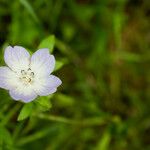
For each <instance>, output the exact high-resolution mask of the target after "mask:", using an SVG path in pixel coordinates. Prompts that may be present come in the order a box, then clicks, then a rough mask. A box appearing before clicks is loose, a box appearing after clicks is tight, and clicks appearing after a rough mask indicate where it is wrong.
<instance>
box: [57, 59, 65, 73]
mask: <svg viewBox="0 0 150 150" xmlns="http://www.w3.org/2000/svg"><path fill="white" fill-rule="evenodd" d="M67 63H68V61H67V60H66V59H63V60H57V61H56V66H55V70H54V71H57V70H59V69H61V68H62V67H63V66H64V65H65V64H67Z"/></svg>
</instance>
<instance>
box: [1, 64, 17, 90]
mask: <svg viewBox="0 0 150 150" xmlns="http://www.w3.org/2000/svg"><path fill="white" fill-rule="evenodd" d="M17 82H18V78H17V76H16V74H15V73H14V72H13V71H12V70H10V69H9V68H8V67H0V87H1V88H4V89H7V90H8V89H13V88H15V87H16V86H17Z"/></svg>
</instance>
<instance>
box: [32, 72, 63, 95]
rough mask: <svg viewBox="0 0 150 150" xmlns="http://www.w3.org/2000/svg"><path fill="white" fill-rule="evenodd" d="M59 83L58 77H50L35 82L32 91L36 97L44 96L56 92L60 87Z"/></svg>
mask: <svg viewBox="0 0 150 150" xmlns="http://www.w3.org/2000/svg"><path fill="white" fill-rule="evenodd" d="M61 83H62V81H61V80H60V79H59V78H58V77H56V76H54V75H50V76H49V77H48V78H42V79H39V80H36V82H35V84H34V89H35V91H36V93H37V94H38V95H40V96H46V95H49V94H52V93H54V92H56V90H57V87H58V86H59V85H61Z"/></svg>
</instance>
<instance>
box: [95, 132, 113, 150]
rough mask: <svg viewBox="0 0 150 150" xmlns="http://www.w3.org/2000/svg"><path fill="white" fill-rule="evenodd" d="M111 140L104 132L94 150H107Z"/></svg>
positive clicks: (108, 134) (107, 133)
mask: <svg viewBox="0 0 150 150" xmlns="http://www.w3.org/2000/svg"><path fill="white" fill-rule="evenodd" d="M110 140H111V135H110V133H109V132H108V131H106V132H104V134H103V136H102V137H101V139H100V141H99V142H98V145H97V147H96V149H95V150H108V149H109V144H110Z"/></svg>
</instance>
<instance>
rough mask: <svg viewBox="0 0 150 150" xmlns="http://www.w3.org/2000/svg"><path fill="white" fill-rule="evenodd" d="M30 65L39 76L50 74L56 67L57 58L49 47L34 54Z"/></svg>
mask: <svg viewBox="0 0 150 150" xmlns="http://www.w3.org/2000/svg"><path fill="white" fill-rule="evenodd" d="M30 67H31V70H32V71H33V72H34V73H35V74H36V75H37V76H38V77H43V76H47V75H50V73H51V72H52V71H53V70H54V67H55V58H54V56H53V55H50V54H49V50H48V49H40V50H38V51H36V52H35V53H34V54H33V55H32V57H31V64H30Z"/></svg>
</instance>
